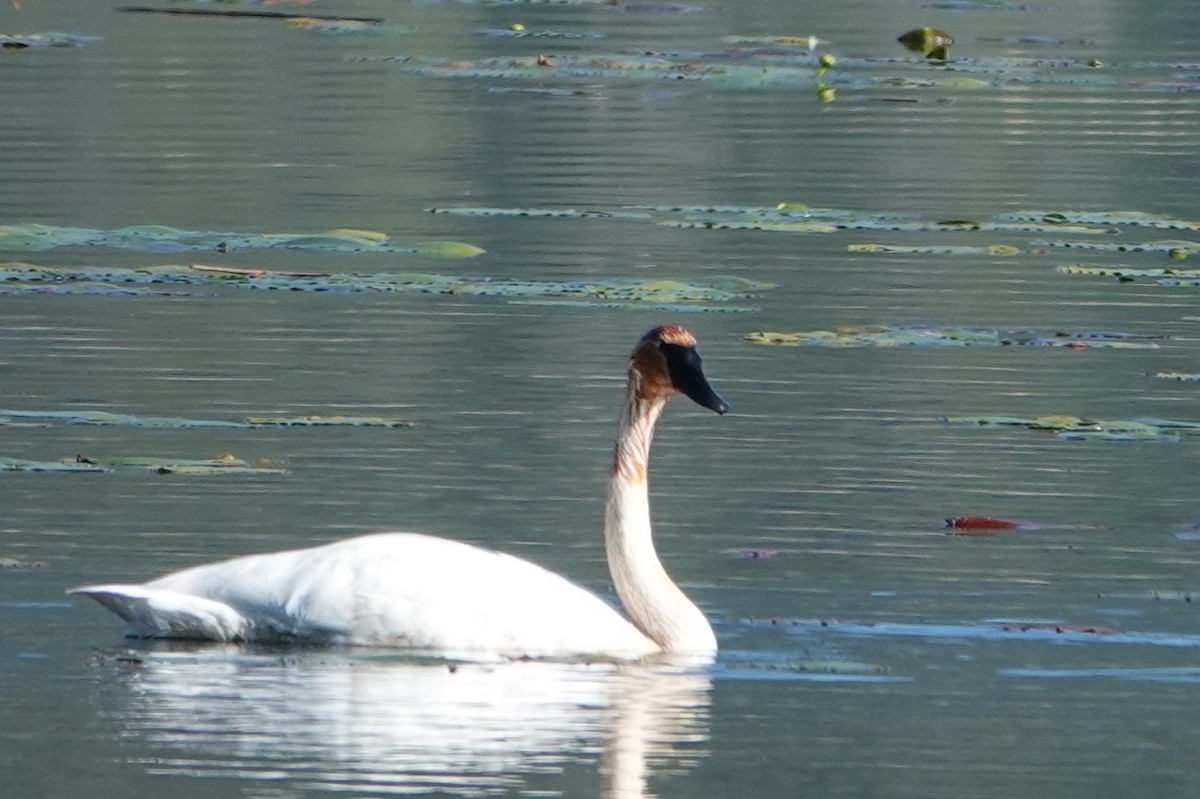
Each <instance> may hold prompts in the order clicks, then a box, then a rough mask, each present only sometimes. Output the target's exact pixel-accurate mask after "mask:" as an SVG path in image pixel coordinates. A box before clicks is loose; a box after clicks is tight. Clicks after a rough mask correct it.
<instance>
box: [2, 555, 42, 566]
mask: <svg viewBox="0 0 1200 799" xmlns="http://www.w3.org/2000/svg"><path fill="white" fill-rule="evenodd" d="M44 568H46V561H44V560H21V559H20V558H3V557H0V569H44Z"/></svg>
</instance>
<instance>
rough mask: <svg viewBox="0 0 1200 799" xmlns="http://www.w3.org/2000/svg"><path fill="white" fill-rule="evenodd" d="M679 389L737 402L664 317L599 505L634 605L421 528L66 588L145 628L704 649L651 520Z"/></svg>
mask: <svg viewBox="0 0 1200 799" xmlns="http://www.w3.org/2000/svg"><path fill="white" fill-rule="evenodd" d="M680 392H681V393H683V394H685V395H686V396H688V397H690V398H691V399H692V400H694V401H695V402H696V403H698V404H700V405H702V406H704V407H706V408H710V409H712V410H714V411H716V412H717V413H725V412H726V411H728V410H729V405H728V404H727V403H726V402H725V401H724V400H722V399H721V398H720V397H719V396H717V394H716V393H715V392H714V391H713V390H712V388H711V387H710V386H709V385H708V381H707V380H706V379H705V377H704V373H703V372H702V371H701V368H700V356H699V355H698V354H697V352H696V339H695V337H694V336H693V335H692V334H691V333H689V332H688V331H687V330H684V329H683V328H681V327H674V326H664V327H658V328H655V329H654V330H651V331H650V332H649V333H647V334H646V335H645V336H643V337H642V338H641V340H640V341H639V342H638V344H637V347H636V348H635V349H634V351H633V355H632V356H631V358H630V366H629V383H628V387H627V391H626V397H625V405H624V409H623V410H622V413H621V417H620V423H619V428H618V434H617V442H616V447H615V450H614V455H613V466H612V475H611V477H610V479H609V483H608V497H607V502H606V506H605V519H604V538H605V549H606V551H607V556H608V566H609V571H610V572H611V574H612V579H613V583H614V585H615V587H616V591H617V596H618V597H620V600H621V603H622V604H623V605H624V607H625V611H626V612H627V613H628V614H629V620H626V618H625V617H624V616H622V615H621V614H620V613H618V612H617V611H616V610H614V609H613V608H612V607H611V606H610V605H608V604H607V603H606V602H604V601H603V600H601V599H600V598H599V597H597V596H596V595H595V594H592V593H591V592H589V591H586V590H584V589H583V588H580V587H579V586H577V585H575V584H574V583H571V582H569V581H567V580H566V579H564V578H563V577H560V576H558V575H557V574H554V573H553V572H550V571H547V570H546V569H543V568H542V567H540V566H537V565H535V564H533V563H530V562H528V561H525V560H521V559H519V558H515V557H513V556H511V555H505V554H502V553H499V552H492V551H490V550H486V549H480V548H478V547H474V546H470V545H468V544H464V543H461V542H458V541H451V540H447V539H444V538H435V537H432V536H427V535H422V534H419V533H379V534H376V535H367V536H362V537H359V538H351V539H348V540H345V541H338V542H335V543H332V544H326V545H324V546H317V547H312V548H309V549H297V550H290V551H286V552H276V553H271V554H263V555H247V556H245V557H240V558H235V559H233V560H227V561H222V562H219V563H213V564H209V565H205V566H196V567H194V568H191V569H185V570H183V571H179V572H174V573H172V574H168V575H166V576H164V577H160V578H159V579H157V580H153V581H151V582H149V583H145V584H142V585H90V586H83V587H80V588H75V589H72V590H71V591H70V592H69V593H76V594H84V595H86V596H89V597H91V598H92V599H94V600H96V601H97V602H99V603H100V604H101V605H103V606H104V607H106V608H108V609H109V610H111V611H113V612H114V613H116V614H117V615H118V616H120V617H121V618H122V619H124V620H125V621H126V622H127V623H128V625H129V627H128V630H127V635H130V636H132V637H139V638H183V639H193V640H209V641H227V642H241V641H268V642H293V641H294V642H304V643H313V644H347V645H361V646H383V647H401V648H412V649H419V650H425V651H429V652H434V653H438V654H442V655H446V656H451V657H463V658H469V659H472V658H478V657H481V656H482V657H504V658H517V657H572V656H588V655H600V656H607V657H615V658H637V657H641V656H645V655H649V654H652V653H655V652H670V653H688V654H696V655H702V656H711V655H712V654H713V653H715V652H716V649H717V641H716V637H715V636H714V635H713V631H712V627H710V626H709V623H708V620H707V619H705V617H704V614H703V613H702V612H701V611H700V609H699V608H697V607H696V606H695V605H694V604H692V602H691V601H690V600H688V598H687V597H686V596H684V594H683V592H682V591H681V590H680V589H679V587H678V586H677V585H676V584H675V583H674V582H672V581H671V578H670V577H668V576H667V573H666V571H665V570H664V569H663V567H662V564H661V563H660V562H659V560H658V555H657V553H656V552H655V550H654V542H653V540H652V538H651V530H650V506H649V498H648V494H647V488H646V470H647V465H648V459H649V454H650V441H651V438H652V436H653V433H654V424H655V422H656V421H657V419H658V416H659V414H660V413H662V410H663V408H664V407H665V405H666V403H667V400H668V399H670V397H671V396H672V395H674V394H676V393H680ZM631 622H632V623H631Z"/></svg>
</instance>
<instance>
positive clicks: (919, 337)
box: [745, 325, 1158, 349]
mask: <svg viewBox="0 0 1200 799" xmlns="http://www.w3.org/2000/svg"><path fill="white" fill-rule="evenodd" d="M745 339H746V341H749V342H750V343H752V344H768V345H776V346H785V347H802V346H803V347H909V346H917V347H1068V348H1071V349H1099V348H1108V349H1111V348H1123V349H1156V348H1157V347H1158V344H1156V343H1155V342H1153V341H1150V340H1148V339H1149V337H1146V336H1137V335H1134V334H1131V333H1117V332H1086V331H1081V332H1071V333H1067V332H1038V331H1030V330H1015V329H1013V330H1004V329H989V328H973V327H928V326H925V325H900V326H888V325H849V326H845V327H839V328H836V329H834V330H807V331H799V332H795V333H780V332H771V331H757V332H754V333H749V334H747V335H746V337H745Z"/></svg>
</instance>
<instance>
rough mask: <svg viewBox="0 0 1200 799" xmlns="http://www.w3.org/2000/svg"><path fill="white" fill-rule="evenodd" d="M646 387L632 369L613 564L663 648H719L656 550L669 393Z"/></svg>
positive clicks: (636, 619) (616, 472)
mask: <svg viewBox="0 0 1200 799" xmlns="http://www.w3.org/2000/svg"><path fill="white" fill-rule="evenodd" d="M641 388H642V384H641V376H640V374H639V373H638V372H637V370H636V369H634V370H631V371H630V379H629V393H628V395H627V397H626V402H625V408H624V410H623V411H622V414H621V420H620V426H619V429H618V435H617V443H616V449H615V452H614V457H613V468H612V476H611V478H610V480H609V484H608V501H607V505H606V507H605V518H604V541H605V548H606V550H607V554H608V568H609V571H610V572H611V573H612V578H613V584H614V585H615V586H616V589H617V596H619V597H620V598H621V603H622V604H623V605H624V606H625V611H626V612H627V613H628V614H629V617H630V618H631V619H632V621H633V623H634V624H635V625H637V628H638V629H639V630H641V631H642V633H643V634H645V635H646V637H647V638H650V639H651V640H652V641H654V642H655V643H656V644H658V645H659V646H660V647H662V649H663V651H665V652H697V653H711V652H715V651H716V649H717V641H716V637H715V636H714V635H713V631H712V627H710V626H709V623H708V620H707V619H706V618H705V617H704V614H703V613H702V612H701V611H700V609H699V608H698V607H696V606H695V605H694V604H692V602H691V600H689V599H688V598H687V597H686V596H684V593H683V591H681V590H679V586H677V585H676V584H675V583H674V582H673V581H672V580H671V578H670V577H669V576H668V575H667V572H666V570H664V569H663V567H662V563H661V562H660V561H659V559H658V553H657V552H655V550H654V540H653V538H652V535H651V529H650V497H649V492H648V490H647V486H646V473H647V467H648V465H649V460H650V442H651V440H652V439H653V437H654V424H655V422H656V421H658V417H659V414H661V413H662V410H663V408H664V407H665V406H666V404H667V397H666V396H665V395H663V394H658V393H657V392H645V393H643V392H642V391H641Z"/></svg>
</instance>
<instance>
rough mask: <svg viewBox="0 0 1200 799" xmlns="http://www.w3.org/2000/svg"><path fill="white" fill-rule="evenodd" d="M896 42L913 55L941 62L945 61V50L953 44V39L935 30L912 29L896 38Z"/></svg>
mask: <svg viewBox="0 0 1200 799" xmlns="http://www.w3.org/2000/svg"><path fill="white" fill-rule="evenodd" d="M896 41H898V42H900V44H902V45H904V47H905V48H906V49H908V50H911V51H912V52H914V53H920V54H921V55H923V56H925V57H926V58H935V59H938V60H942V61H944V60H946V51H947V49H948V48H949V47H950V45H952V44H954V39H953V38H951V36H950V34H948V33H946V32H945V31H940V30H938V29H937V28H928V27H926V28H914V29H913V30H910V31H908V32H907V33H903V34H901V35H900V36H898V37H897V38H896Z"/></svg>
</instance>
